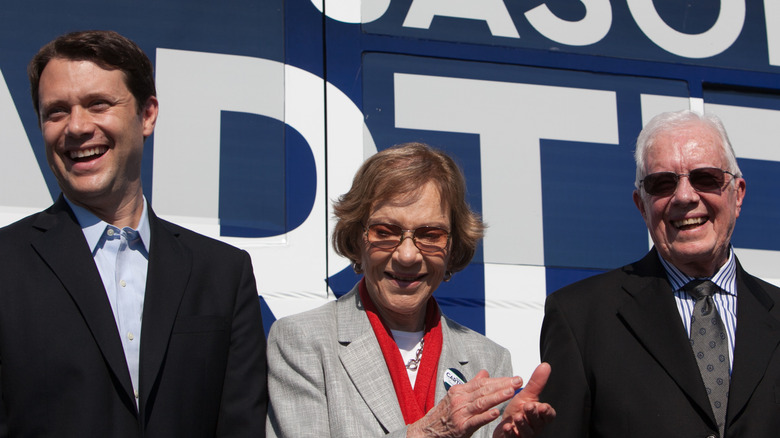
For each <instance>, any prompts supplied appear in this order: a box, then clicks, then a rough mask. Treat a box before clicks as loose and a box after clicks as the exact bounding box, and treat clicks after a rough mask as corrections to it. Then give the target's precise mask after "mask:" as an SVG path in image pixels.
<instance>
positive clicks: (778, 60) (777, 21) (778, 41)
mask: <svg viewBox="0 0 780 438" xmlns="http://www.w3.org/2000/svg"><path fill="white" fill-rule="evenodd" d="M764 19H765V20H766V45H767V47H768V48H769V64H771V65H780V2H778V1H777V0H764Z"/></svg>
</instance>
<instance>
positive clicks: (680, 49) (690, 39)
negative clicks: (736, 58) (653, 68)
mask: <svg viewBox="0 0 780 438" xmlns="http://www.w3.org/2000/svg"><path fill="white" fill-rule="evenodd" d="M627 1H628V8H629V9H630V10H631V15H633V16H634V20H635V21H636V24H637V25H639V28H640V29H642V32H644V33H645V35H647V37H648V38H650V40H651V41H653V42H654V43H656V44H658V46H659V47H661V48H662V49H664V50H666V51H667V52H669V53H673V54H675V55H678V56H684V57H686V58H709V57H711V56H715V55H717V54H719V53H721V52H723V51H724V50H726V49H728V48H729V47H731V45H732V44H734V41H736V40H737V37H739V34H740V33H741V32H742V26H743V25H744V24H745V0H721V2H720V14H719V15H718V20H717V21H716V22H715V24H714V25H713V26H712V28H710V29H709V30H708V31H706V32H703V33H700V34H695V35H692V34H687V33H682V32H678V31H676V30H674V29H672V28H671V27H669V25H667V24H666V23H665V22H664V20H663V19H662V18H661V17H660V16H659V15H658V11H656V10H655V6H654V5H653V0H627Z"/></svg>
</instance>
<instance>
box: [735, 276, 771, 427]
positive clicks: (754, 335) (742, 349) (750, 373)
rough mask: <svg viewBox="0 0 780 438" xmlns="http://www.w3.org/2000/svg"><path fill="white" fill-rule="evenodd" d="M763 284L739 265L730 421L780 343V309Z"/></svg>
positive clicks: (745, 401)
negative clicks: (775, 307)
mask: <svg viewBox="0 0 780 438" xmlns="http://www.w3.org/2000/svg"><path fill="white" fill-rule="evenodd" d="M773 309H774V301H773V300H772V299H771V298H770V297H769V296H768V295H767V293H766V292H765V291H764V289H763V288H762V287H761V285H760V284H759V283H758V282H757V281H755V279H754V278H752V277H750V276H749V275H747V274H746V273H745V271H743V270H742V267H741V266H739V265H738V267H737V333H736V341H735V343H734V368H733V370H732V373H731V386H730V388H729V402H728V419H727V424H728V423H730V422H731V421H732V420H733V419H734V418H735V417H736V416H737V415H739V413H740V412H741V411H742V409H744V407H745V405H746V404H747V402H748V400H749V399H750V397H751V395H752V394H753V391H755V389H756V387H757V386H758V384H759V382H760V381H761V379H763V378H764V373H765V372H766V368H767V366H768V364H769V361H770V359H771V358H772V355H773V354H774V352H775V350H777V347H778V344H780V321H778V317H779V316H780V312H778V310H777V309H774V312H771V311H772V310H773Z"/></svg>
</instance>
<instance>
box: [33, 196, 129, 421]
mask: <svg viewBox="0 0 780 438" xmlns="http://www.w3.org/2000/svg"><path fill="white" fill-rule="evenodd" d="M33 226H34V227H35V228H37V229H39V230H40V231H41V232H42V233H41V235H40V237H39V238H37V239H34V240H33V241H32V246H33V248H35V251H37V252H38V254H39V255H40V256H41V258H42V259H43V260H44V261H45V262H46V263H47V264H48V266H49V267H50V268H51V270H52V271H53V272H54V274H55V275H56V276H57V278H59V280H60V281H61V282H62V284H63V286H64V287H65V290H66V291H67V293H68V294H70V296H71V298H72V299H73V301H74V302H75V303H76V306H78V308H79V310H80V311H81V314H82V316H83V318H84V321H85V322H86V324H87V326H88V327H89V330H90V332H91V333H92V336H93V337H94V339H95V342H96V343H97V346H98V348H100V351H101V353H102V354H103V357H104V358H105V360H106V363H107V364H108V366H109V368H110V369H111V372H112V373H113V374H114V376H115V377H116V379H117V381H118V382H119V384H120V385H121V387H122V389H123V390H124V393H125V394H126V396H127V399H126V401H128V402H129V403H130V402H132V407H133V409H135V402H134V401H133V400H134V397H133V385H132V383H131V381H130V372H129V371H128V369H127V361H126V360H125V353H124V350H123V349H122V343H121V341H120V340H119V333H118V332H117V327H116V320H115V319H114V313H113V311H112V310H111V306H110V304H109V302H108V297H107V296H106V290H105V287H104V286H103V281H102V280H101V279H100V273H99V272H98V270H97V266H96V265H95V262H94V259H93V257H92V253H91V252H90V250H89V247H88V245H87V242H86V240H85V239H84V234H83V232H82V231H81V227H80V226H79V224H78V221H77V220H76V218H75V216H73V212H72V211H71V210H70V207H68V205H67V203H66V202H65V199H64V198H63V197H62V196H60V198H59V199H58V200H57V202H55V203H54V205H53V206H52V207H51V208H50V209H48V210H46V211H44V212H43V213H41V214H40V215H39V216H38V219H37V220H36V221H35V223H34V224H33Z"/></svg>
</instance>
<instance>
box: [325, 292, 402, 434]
mask: <svg viewBox="0 0 780 438" xmlns="http://www.w3.org/2000/svg"><path fill="white" fill-rule="evenodd" d="M336 312H337V318H338V322H337V324H338V336H339V342H340V343H341V344H342V345H344V346H345V347H344V348H343V349H342V350H341V353H340V354H339V358H340V359H341V364H342V365H343V366H344V370H345V371H346V372H347V374H348V375H349V378H350V379H351V380H352V384H353V385H355V388H356V389H357V391H358V393H360V396H361V397H362V398H363V401H364V402H365V403H366V405H367V406H368V408H369V409H370V410H371V412H372V413H373V414H374V416H375V417H376V419H377V421H379V423H380V424H381V425H382V427H383V428H384V429H385V430H388V431H391V430H396V429H399V428H402V427H404V425H405V423H404V418H403V415H402V414H401V407H400V405H399V403H398V397H396V395H395V389H394V388H393V382H392V380H391V379H390V373H389V372H387V365H386V364H385V362H384V359H383V356H382V350H381V349H380V348H379V343H378V342H377V340H376V336H375V335H374V331H373V329H372V328H371V324H370V323H369V321H368V317H366V315H365V311H364V310H363V306H362V305H361V304H360V300H359V298H358V294H357V286H355V287H354V288H353V289H352V291H351V292H349V294H347V295H345V296H344V297H343V298H342V299H340V300H339V301H338V302H337V304H336ZM369 358H370V359H369Z"/></svg>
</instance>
